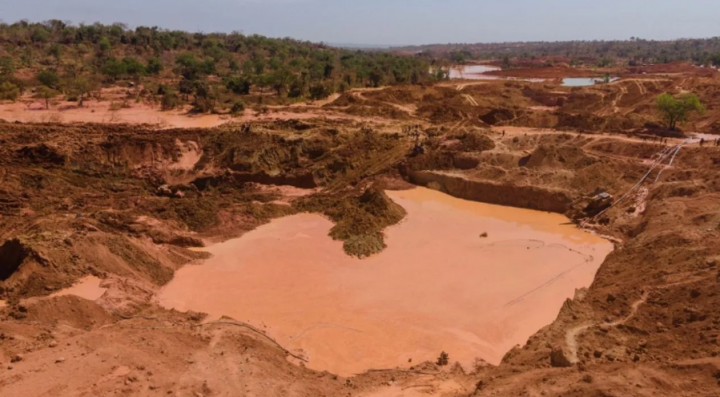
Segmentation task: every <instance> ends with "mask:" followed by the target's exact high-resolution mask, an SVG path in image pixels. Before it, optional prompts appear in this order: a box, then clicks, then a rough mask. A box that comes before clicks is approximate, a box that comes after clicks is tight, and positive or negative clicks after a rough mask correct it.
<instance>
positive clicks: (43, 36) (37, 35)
mask: <svg viewBox="0 0 720 397" xmlns="http://www.w3.org/2000/svg"><path fill="white" fill-rule="evenodd" d="M30 39H31V40H32V41H33V42H34V43H47V42H48V40H50V32H48V31H47V29H45V28H44V27H42V26H39V27H37V28H35V30H34V31H33V33H32V36H31V37H30Z"/></svg>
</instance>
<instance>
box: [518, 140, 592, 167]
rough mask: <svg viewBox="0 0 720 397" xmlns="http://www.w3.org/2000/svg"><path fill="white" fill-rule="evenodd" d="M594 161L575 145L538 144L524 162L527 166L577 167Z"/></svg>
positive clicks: (585, 165)
mask: <svg viewBox="0 0 720 397" xmlns="http://www.w3.org/2000/svg"><path fill="white" fill-rule="evenodd" d="M594 163H595V160H593V159H592V158H590V157H589V156H587V155H586V154H585V153H584V152H583V150H582V149H581V148H579V147H577V146H570V145H563V146H555V145H540V146H538V147H537V149H535V151H534V152H533V153H532V154H531V155H530V157H529V159H527V161H526V162H525V166H526V167H528V168H562V169H572V170H575V169H579V168H585V167H588V166H590V165H592V164H594Z"/></svg>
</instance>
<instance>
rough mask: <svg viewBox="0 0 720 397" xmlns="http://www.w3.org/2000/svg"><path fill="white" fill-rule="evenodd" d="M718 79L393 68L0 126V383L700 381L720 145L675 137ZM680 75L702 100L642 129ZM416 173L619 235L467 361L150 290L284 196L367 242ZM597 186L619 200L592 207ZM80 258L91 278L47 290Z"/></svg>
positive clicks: (711, 108) (355, 248) (324, 391)
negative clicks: (547, 306)
mask: <svg viewBox="0 0 720 397" xmlns="http://www.w3.org/2000/svg"><path fill="white" fill-rule="evenodd" d="M719 83H720V80H718V78H717V76H711V77H699V76H694V75H678V76H675V75H669V76H666V77H662V78H661V77H657V76H653V77H652V78H650V77H648V78H644V79H621V80H620V81H618V82H615V83H611V84H601V85H595V86H591V87H581V88H565V87H559V86H558V85H557V84H556V83H552V82H547V83H524V82H519V81H490V82H481V83H478V82H458V83H457V84H455V83H453V84H447V83H444V84H441V85H436V86H428V87H394V88H386V89H380V90H373V91H362V92H348V93H346V94H343V95H342V96H340V97H339V98H337V99H336V100H335V101H332V102H329V103H327V104H321V105H322V106H319V105H316V106H296V107H288V108H286V109H283V111H284V112H288V113H291V112H292V113H297V114H303V113H308V112H310V113H312V114H313V116H312V117H307V118H306V117H302V116H299V117H297V118H295V119H294V120H256V121H252V122H249V121H247V122H239V123H228V124H225V125H222V126H219V127H214V128H207V129H205V128H182V129H180V128H175V129H173V128H158V126H157V125H149V124H154V123H152V122H148V123H144V124H120V123H118V124H112V123H111V124H108V123H104V124H102V123H100V124H91V123H84V124H71V123H62V122H46V123H41V122H36V123H15V122H3V123H0V300H2V301H3V304H2V305H0V392H1V394H2V395H8V396H15V395H18V396H19V395H27V396H41V395H54V396H110V395H143V396H144V395H148V396H153V395H177V396H226V395H227V396H270V395H273V396H274V395H285V396H338V395H345V396H393V397H394V396H424V395H433V396H512V395H514V396H661V395H666V396H712V395H717V394H718V393H720V385H719V382H720V357H718V354H720V339H718V338H720V313H718V311H717V309H716V308H717V307H718V305H720V296H719V295H718V294H717V289H718V282H720V267H719V266H720V244H719V243H720V215H718V208H720V179H719V178H718V173H717V172H716V170H717V167H718V166H719V165H720V147H716V146H713V145H710V144H705V145H703V146H701V145H700V144H699V142H698V141H697V140H687V139H688V137H687V135H689V132H691V131H692V132H696V131H697V132H704V133H713V132H718V126H720V122H719V121H718V118H719V117H720V113H718V109H720V108H719V107H718V106H719V104H718V102H717V101H718V99H717V95H715V94H716V91H717V89H718V87H720V85H719ZM686 91H692V92H695V93H697V94H698V96H699V97H700V98H701V100H702V101H703V102H704V103H706V104H707V107H708V112H707V113H706V114H704V115H698V116H693V117H692V118H691V119H690V120H689V122H687V123H685V124H683V125H682V126H681V127H682V128H683V130H684V131H685V132H686V136H680V135H679V134H678V135H677V137H667V138H666V140H663V139H661V138H659V137H658V136H659V135H662V134H663V131H664V130H662V129H661V128H658V127H657V124H659V123H660V121H661V120H660V118H659V116H658V115H657V114H656V112H655V110H654V106H653V103H654V100H655V97H656V96H657V95H658V94H660V93H662V92H671V93H680V92H686ZM2 106H12V105H10V104H6V105H2ZM0 114H1V113H0ZM329 115H341V116H343V117H336V118H332V117H325V116H329ZM17 117H18V118H17V119H18V120H20V119H22V118H21V117H20V116H17ZM38 121H40V120H38ZM416 143H420V145H421V147H422V149H421V150H419V149H417V148H415V149H414V147H415V145H416ZM680 146H681V147H680ZM678 147H680V149H679V151H678V149H677V148H678ZM671 158H672V165H669V163H670V159H671ZM413 185H420V186H425V187H430V188H433V189H436V190H440V191H443V192H445V193H448V194H450V195H453V196H456V197H458V198H463V199H467V200H475V201H482V202H486V203H492V204H500V205H506V206H514V207H521V208H529V209H535V210H542V211H549V212H555V213H561V214H565V215H567V216H568V217H569V218H570V219H572V220H573V221H574V222H575V223H576V224H577V225H578V227H583V228H585V229H588V230H592V231H595V232H596V233H598V234H600V235H603V236H605V237H607V238H608V239H610V240H611V241H612V242H613V243H614V244H615V251H614V252H612V253H611V254H610V255H609V256H608V257H607V259H606V260H605V261H604V262H603V264H602V265H601V266H600V269H599V271H598V273H597V275H596V277H595V281H594V282H593V284H592V285H591V286H590V287H589V288H587V289H580V290H577V292H576V294H575V297H574V298H573V299H569V300H567V301H566V303H565V304H564V306H563V307H562V309H561V310H560V311H559V313H558V315H557V318H556V320H555V321H553V322H552V323H551V324H548V325H547V326H546V327H544V328H543V329H542V330H540V331H539V332H537V333H536V334H535V335H533V336H532V337H530V338H529V339H528V340H527V343H525V344H523V345H521V346H520V345H519V346H517V347H515V348H514V349H512V350H510V351H509V352H507V354H505V356H504V358H503V359H502V363H501V364H500V365H498V366H490V365H487V364H484V363H482V362H478V363H477V365H476V366H475V368H474V369H472V370H464V369H462V368H461V367H459V366H455V365H453V364H454V361H453V356H452V355H450V357H447V360H446V361H447V364H449V365H439V364H445V362H444V361H445V360H442V359H440V360H438V362H435V361H434V360H433V361H432V362H425V363H417V362H413V363H408V365H407V367H404V368H399V369H378V370H371V371H368V372H366V373H364V374H361V375H357V376H353V377H347V378H344V377H339V376H336V375H333V374H330V373H327V372H318V371H315V370H310V369H307V368H306V363H305V362H304V361H303V360H306V358H305V357H303V356H302V355H298V354H296V353H295V352H293V351H290V350H287V348H286V347H285V346H282V345H281V344H279V343H278V342H276V341H275V340H273V339H271V338H270V337H269V336H268V335H267V334H266V333H265V332H264V331H263V329H262V328H258V327H255V326H252V325H250V324H247V323H244V322H242V320H243V319H241V318H236V319H231V318H227V317H225V318H221V319H220V320H217V321H207V316H206V315H205V314H203V313H194V312H188V313H180V312H177V311H174V310H166V309H162V308H161V307H160V306H159V305H158V304H157V294H158V293H159V290H160V288H162V286H164V285H167V283H168V282H170V280H172V278H173V276H174V273H175V271H176V270H178V269H180V268H181V267H183V266H194V265H201V264H202V263H203V262H204V261H205V260H206V258H207V254H206V253H204V252H201V251H200V250H198V248H200V247H203V246H205V245H208V244H212V243H214V242H220V241H226V240H227V239H229V238H232V237H238V236H240V235H242V234H244V233H245V232H247V231H250V230H253V229H255V228H256V227H258V226H259V225H263V224H265V223H267V222H269V221H270V220H272V219H274V218H278V217H282V216H286V215H290V214H295V213H298V212H314V213H321V214H324V215H325V216H327V217H328V218H329V219H330V220H332V221H333V223H334V224H335V226H334V227H333V229H332V230H331V231H330V235H331V236H332V237H333V238H335V239H336V240H340V241H342V242H343V244H344V248H345V251H346V252H347V253H348V254H350V255H353V256H358V257H364V256H367V255H372V254H376V253H378V252H379V251H381V250H383V249H384V247H385V246H386V243H385V242H384V240H383V238H384V234H383V230H384V229H385V228H386V227H388V226H390V225H393V224H395V223H398V222H400V221H401V220H402V219H403V217H404V216H405V214H404V213H402V211H401V210H398V209H397V207H396V205H395V204H394V203H393V202H392V201H391V200H390V199H389V197H388V196H387V195H385V194H383V193H382V190H383V189H407V188H411V187H412V186H413ZM601 192H607V193H609V194H611V195H612V196H613V197H614V199H613V200H612V201H613V202H617V201H619V199H620V198H623V199H622V201H619V202H617V205H615V206H613V207H612V208H610V209H609V210H607V211H604V212H601V211H600V210H601V209H602V208H600V209H598V208H597V207H595V206H594V205H593V198H594V196H595V195H597V194H598V193H601ZM89 276H92V277H96V278H97V279H99V280H100V286H99V287H102V288H103V289H104V291H102V290H101V291H100V292H102V296H100V297H99V298H96V299H94V300H89V299H84V298H81V297H78V296H70V295H67V296H57V294H56V293H57V292H58V291H60V290H63V289H65V288H67V287H70V286H71V285H73V284H75V283H77V282H78V281H80V280H88V278H87V277H89ZM96 288H97V286H96ZM440 353H441V352H437V354H438V355H440ZM440 358H442V357H440Z"/></svg>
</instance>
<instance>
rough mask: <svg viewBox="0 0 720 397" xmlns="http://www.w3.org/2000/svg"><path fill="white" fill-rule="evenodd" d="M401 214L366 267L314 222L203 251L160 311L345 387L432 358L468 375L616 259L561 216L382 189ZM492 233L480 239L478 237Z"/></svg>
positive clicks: (285, 222) (295, 221) (303, 217)
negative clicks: (224, 330) (260, 338)
mask: <svg viewBox="0 0 720 397" xmlns="http://www.w3.org/2000/svg"><path fill="white" fill-rule="evenodd" d="M388 195H389V196H390V197H391V198H392V199H393V200H394V201H396V202H397V203H398V204H400V205H402V206H403V207H404V208H405V209H406V210H407V212H408V215H407V217H406V218H405V219H404V220H403V221H402V222H401V223H400V224H399V225H396V226H393V227H390V228H388V229H387V230H386V235H387V243H388V248H387V249H386V250H385V251H383V252H382V253H381V254H379V255H376V256H373V257H370V258H367V259H364V260H359V259H354V258H351V257H348V256H346V255H345V253H344V252H343V249H342V243H341V242H338V241H333V240H332V239H331V238H330V237H328V231H329V230H330V228H331V227H332V226H333V224H332V223H331V222H330V221H329V220H327V219H326V218H324V217H322V216H319V215H313V214H300V215H294V216H290V217H286V218H282V219H278V220H275V221H273V222H271V223H270V224H267V225H265V226H262V227H260V228H258V229H256V230H254V231H252V232H249V233H247V234H245V235H244V236H243V237H241V238H238V239H234V240H230V241H227V242H225V243H221V244H216V245H213V246H211V247H209V248H208V249H207V251H209V252H210V253H212V254H213V257H212V258H211V259H209V260H207V261H206V262H205V264H203V265H198V266H186V267H184V268H183V269H181V270H180V271H178V272H177V273H176V275H175V278H174V279H173V281H171V282H170V283H169V284H168V285H167V286H166V287H164V288H163V290H162V291H161V292H160V294H159V298H158V299H159V301H160V303H161V304H162V305H163V306H165V307H167V308H175V309H177V310H194V311H201V312H206V313H209V314H210V315H211V317H212V318H219V317H220V316H223V315H227V316H230V317H232V318H235V319H237V320H240V321H246V322H248V323H250V324H253V325H255V326H257V327H259V328H261V329H264V330H265V331H266V332H267V333H268V335H270V336H271V337H273V338H275V339H276V340H277V341H278V342H279V343H280V344H282V345H283V346H285V347H286V348H287V349H289V350H291V351H293V352H296V353H301V354H304V355H305V357H307V359H308V360H309V363H308V366H309V367H310V368H313V369H317V370H327V371H330V372H332V373H336V374H339V375H343V376H347V375H352V374H357V373H361V372H363V371H366V370H369V369H385V368H395V367H410V366H412V365H414V364H417V363H420V362H422V361H426V360H435V359H436V357H437V356H438V355H439V354H440V352H441V351H445V352H448V353H449V355H450V360H451V362H454V361H458V362H460V363H461V364H462V365H463V366H465V367H466V368H470V367H472V365H473V363H474V361H475V359H476V358H482V359H483V360H486V361H487V362H489V363H491V364H499V363H500V361H501V359H502V357H503V355H505V353H506V352H507V351H508V350H510V349H511V348H512V347H514V346H515V345H517V344H524V343H525V342H526V341H527V339H528V337H530V336H531V335H532V334H534V333H535V332H537V331H538V330H539V329H540V328H542V327H544V326H546V325H547V324H549V323H551V322H552V321H553V320H554V319H555V317H556V316H557V314H558V311H559V310H560V308H561V306H562V304H563V302H564V301H565V300H566V299H567V298H571V297H572V296H573V295H574V292H575V289H576V288H581V287H587V286H589V285H590V284H591V283H592V280H593V278H594V276H595V273H596V271H597V269H598V267H599V266H600V264H601V263H602V261H603V260H604V258H605V257H606V256H607V255H608V254H609V253H610V252H611V251H612V249H613V246H612V244H610V243H609V242H607V241H606V240H603V239H601V238H599V237H597V236H595V235H592V234H589V233H586V232H584V231H581V230H579V229H577V228H575V227H573V226H571V225H568V219H567V218H565V217H564V216H561V215H558V214H550V213H544V212H537V211H531V210H524V209H517V208H509V207H502V206H495V205H489V204H483V203H477V202H470V201H465V200H460V199H456V198H453V197H450V196H447V195H445V194H442V193H439V192H436V191H433V190H429V189H424V188H416V189H412V190H407V191H389V192H388ZM485 233H487V237H482V236H484V234H485Z"/></svg>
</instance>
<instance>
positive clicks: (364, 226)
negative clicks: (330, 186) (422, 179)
mask: <svg viewBox="0 0 720 397" xmlns="http://www.w3.org/2000/svg"><path fill="white" fill-rule="evenodd" d="M294 206H295V207H296V208H297V209H298V210H299V211H304V212H316V213H321V214H324V215H326V216H328V217H329V218H330V219H332V221H333V222H335V226H334V227H333V228H332V229H331V230H330V237H332V238H333V239H335V240H342V241H344V245H343V247H344V249H345V252H346V253H347V254H348V255H351V256H357V257H360V258H362V257H366V256H369V255H373V254H376V253H379V252H380V251H382V250H383V249H385V247H386V245H385V241H384V240H385V239H384V236H383V233H382V231H383V229H385V228H386V227H388V226H391V225H394V224H396V223H398V222H400V221H401V220H402V219H403V218H404V217H405V215H406V212H405V210H404V209H403V208H402V207H401V206H399V205H398V204H396V203H394V202H393V201H392V200H391V199H390V198H389V197H388V196H387V195H386V194H385V193H384V192H382V191H380V190H376V189H373V188H370V189H368V190H366V191H365V192H364V193H363V194H362V195H361V196H359V197H337V196H330V195H314V196H310V197H308V198H305V199H302V200H298V201H296V202H295V203H294Z"/></svg>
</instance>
